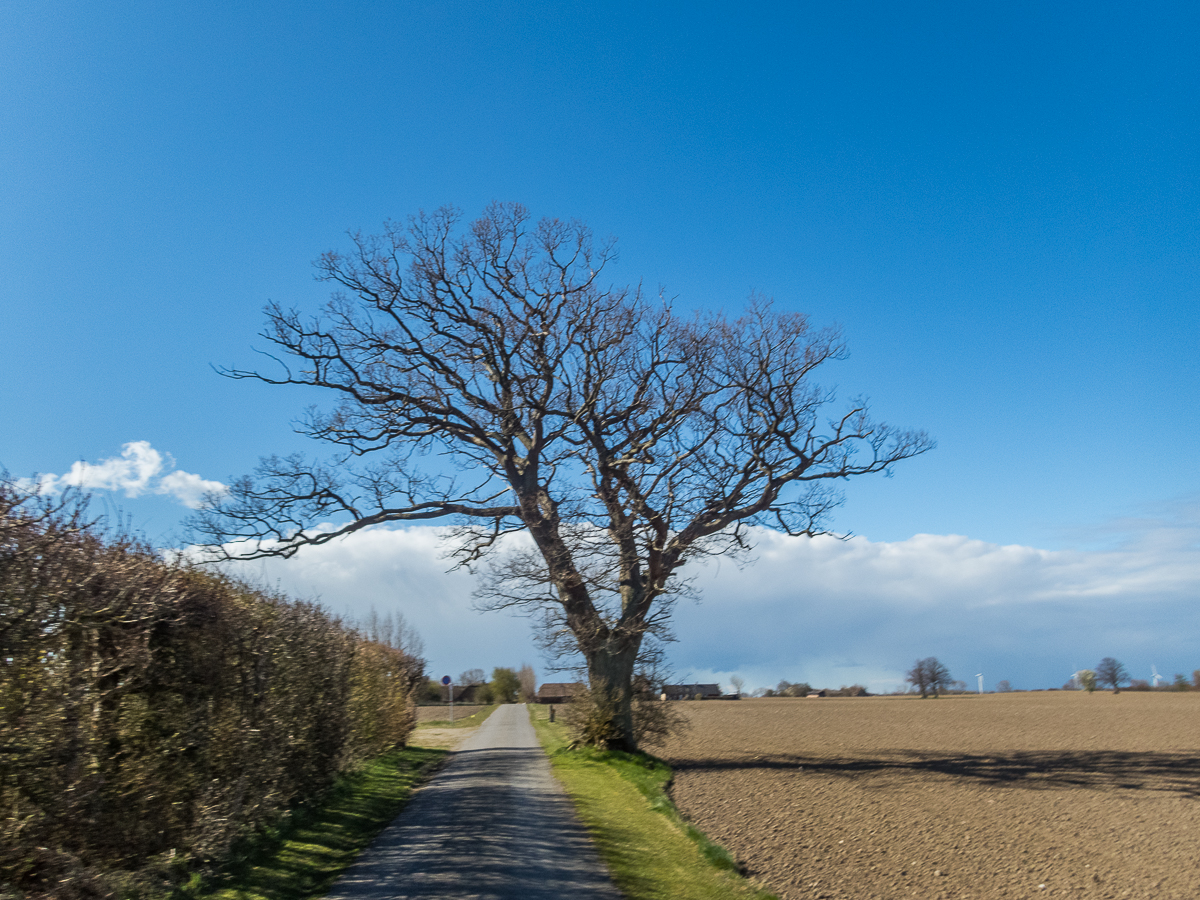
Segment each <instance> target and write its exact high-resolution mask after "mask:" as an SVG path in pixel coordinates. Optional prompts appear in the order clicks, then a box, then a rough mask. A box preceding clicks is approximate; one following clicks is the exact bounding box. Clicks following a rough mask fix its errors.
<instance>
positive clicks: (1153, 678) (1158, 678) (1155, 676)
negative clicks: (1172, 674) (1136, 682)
mask: <svg viewBox="0 0 1200 900" xmlns="http://www.w3.org/2000/svg"><path fill="white" fill-rule="evenodd" d="M1150 671H1151V672H1153V673H1154V674H1153V675H1151V676H1150V680H1151V681H1153V682H1154V686H1155V687H1158V683H1159V682H1160V681H1162V680H1163V677H1162V676H1161V675H1159V674H1158V667H1157V666H1151V667H1150Z"/></svg>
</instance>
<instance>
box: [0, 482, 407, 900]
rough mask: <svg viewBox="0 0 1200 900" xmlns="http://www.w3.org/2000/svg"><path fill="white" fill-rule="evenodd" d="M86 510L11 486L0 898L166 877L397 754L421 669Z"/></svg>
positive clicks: (0, 706) (0, 741) (0, 508)
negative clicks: (103, 523)
mask: <svg viewBox="0 0 1200 900" xmlns="http://www.w3.org/2000/svg"><path fill="white" fill-rule="evenodd" d="M85 511H86V506H85V503H84V501H83V500H81V499H80V498H78V497H68V498H66V499H65V500H64V499H62V498H60V499H59V500H58V501H55V502H51V501H50V500H48V499H46V498H39V497H37V496H31V495H30V494H28V493H26V492H23V491H22V490H21V489H19V488H18V487H17V486H16V485H14V484H13V483H12V482H9V481H7V480H6V479H0V808H2V809H3V813H0V816H2V818H0V896H17V897H20V896H30V897H55V898H73V897H77V898H83V897H107V896H117V895H118V893H119V895H120V896H136V895H138V894H139V893H142V892H144V890H145V889H146V888H147V887H154V886H163V885H165V884H167V883H169V882H170V881H171V880H172V878H173V877H176V876H177V875H178V874H179V872H180V871H181V870H183V869H186V868H188V867H189V866H193V865H195V864H197V863H204V862H206V861H208V862H211V861H215V860H219V859H220V858H221V857H222V855H223V854H225V853H226V852H227V851H228V849H229V847H230V845H231V843H232V842H233V841H234V840H235V839H236V838H237V837H239V836H240V835H243V834H246V833H248V832H250V831H252V830H254V829H255V828H258V827H261V826H262V825H263V824H264V823H268V822H270V821H271V820H272V819H274V818H277V817H278V816H279V815H281V814H282V813H283V812H284V811H286V810H287V809H288V808H289V807H291V806H292V805H294V804H295V803H297V802H299V801H301V800H304V799H307V798H309V797H312V796H314V795H316V794H317V793H319V792H320V791H321V790H323V789H324V788H326V787H327V786H328V785H330V784H331V782H332V781H333V780H334V778H335V777H336V776H337V775H338V774H339V773H340V772H342V771H344V770H346V769H347V768H348V767H351V766H353V765H355V764H356V763H357V762H359V761H361V760H365V759H367V758H369V757H373V756H376V755H378V754H380V753H382V752H384V751H386V750H388V749H390V748H392V747H395V746H400V745H403V744H404V743H405V741H406V740H407V738H408V735H409V733H410V731H411V729H412V727H413V724H414V711H413V704H412V697H413V694H414V691H415V688H416V687H417V686H419V685H420V684H421V683H422V682H423V681H424V674H423V668H424V663H423V661H422V660H421V659H420V658H418V657H416V656H414V655H413V654H411V653H408V652H405V650H403V649H402V648H400V647H397V646H394V645H393V643H392V642H391V641H389V640H380V639H373V637H372V635H371V634H369V633H366V632H364V631H363V630H360V629H356V628H353V627H349V626H347V625H345V624H343V623H341V622H339V621H338V620H337V619H335V618H333V617H331V616H330V615H329V614H328V613H327V612H325V611H324V610H322V609H321V608H320V607H318V606H316V605H313V604H309V603H298V602H294V601H290V600H288V599H287V598H285V597H283V596H281V595H278V594H274V593H269V592H263V591H260V590H255V589H251V588H250V587H248V586H247V585H245V584H243V583H241V582H238V581H236V580H234V579H231V578H228V577H225V576H223V575H219V574H214V573H212V572H206V571H201V570H199V569H197V568H195V567H194V566H191V565H188V564H187V563H186V562H184V561H180V560H174V561H171V560H165V559H164V558H163V557H162V556H161V555H160V554H158V553H156V552H154V551H153V550H152V549H151V548H149V547H147V546H146V545H144V544H143V543H141V542H139V541H137V540H135V539H133V538H131V537H128V536H124V535H113V534H111V533H106V532H105V531H104V530H103V529H102V528H100V527H98V526H97V525H96V524H95V523H92V522H89V521H88V520H87V519H86V517H85ZM374 637H375V638H379V637H386V636H385V635H381V634H380V633H378V629H377V633H376V634H375V636H374ZM139 885H140V887H139Z"/></svg>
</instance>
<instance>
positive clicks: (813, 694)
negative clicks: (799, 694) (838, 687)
mask: <svg viewBox="0 0 1200 900" xmlns="http://www.w3.org/2000/svg"><path fill="white" fill-rule="evenodd" d="M804 696H805V697H828V696H829V693H828V692H827V691H809V692H808V693H807V694H805V695H804Z"/></svg>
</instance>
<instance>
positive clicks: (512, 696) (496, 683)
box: [489, 666, 521, 703]
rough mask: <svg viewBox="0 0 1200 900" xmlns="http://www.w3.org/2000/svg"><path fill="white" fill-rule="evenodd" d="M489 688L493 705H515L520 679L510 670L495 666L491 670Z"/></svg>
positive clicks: (519, 688)
mask: <svg viewBox="0 0 1200 900" xmlns="http://www.w3.org/2000/svg"><path fill="white" fill-rule="evenodd" d="M489 686H490V687H491V689H492V702H493V703H516V702H517V695H518V693H520V690H521V679H520V678H519V677H518V676H517V673H516V672H514V671H513V670H512V669H506V668H502V667H499V666H497V667H496V668H494V669H492V680H491V682H490V684H489Z"/></svg>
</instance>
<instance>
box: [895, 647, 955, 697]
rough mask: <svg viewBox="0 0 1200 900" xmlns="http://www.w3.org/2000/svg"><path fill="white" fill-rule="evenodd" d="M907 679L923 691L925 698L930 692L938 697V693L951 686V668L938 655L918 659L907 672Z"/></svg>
mask: <svg viewBox="0 0 1200 900" xmlns="http://www.w3.org/2000/svg"><path fill="white" fill-rule="evenodd" d="M904 677H905V680H907V681H908V683H909V684H911V685H912V686H913V687H914V688H916V689H917V690H918V691H920V692H921V699H922V700H924V699H925V698H926V697H927V696H929V695H930V694H933V697H934V699H935V700H936V699H937V696H938V693H939V692H941V691H944V690H946V688H947V687H949V686H950V683H951V678H950V670H949V669H947V668H946V667H945V666H944V665H942V664H941V663H940V662H938V658H937V657H936V656H927V657H925V658H924V659H918V660H917V661H916V662H915V663H914V664H913V667H912V668H911V669H909V670H908V672H907V673H906V674H905V676H904Z"/></svg>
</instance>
